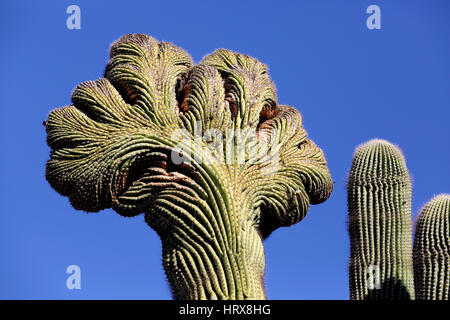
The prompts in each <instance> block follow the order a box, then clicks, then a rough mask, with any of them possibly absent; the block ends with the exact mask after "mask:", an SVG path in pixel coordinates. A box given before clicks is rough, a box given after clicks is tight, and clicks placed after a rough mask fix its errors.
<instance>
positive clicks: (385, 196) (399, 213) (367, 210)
mask: <svg viewBox="0 0 450 320" xmlns="http://www.w3.org/2000/svg"><path fill="white" fill-rule="evenodd" d="M347 191H348V214H349V233H350V245H351V253H350V265H349V282H350V299H352V300H363V299H414V274H413V265H412V256H411V249H412V248H411V247H412V239H411V236H412V232H411V228H412V225H411V181H410V177H409V174H408V170H407V168H406V163H405V159H404V157H403V154H402V152H401V151H400V150H399V149H398V148H397V147H396V146H394V145H392V144H391V143H389V142H387V141H385V140H378V139H377V140H371V141H369V142H367V143H365V144H363V145H361V146H359V147H358V148H357V149H356V150H355V154H354V156H353V163H352V167H351V170H350V174H349V179H348V185H347Z"/></svg>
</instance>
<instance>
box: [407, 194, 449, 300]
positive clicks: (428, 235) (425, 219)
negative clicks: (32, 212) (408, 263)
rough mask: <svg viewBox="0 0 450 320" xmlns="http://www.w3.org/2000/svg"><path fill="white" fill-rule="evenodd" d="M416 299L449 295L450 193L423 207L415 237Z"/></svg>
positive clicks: (435, 198) (435, 298)
mask: <svg viewBox="0 0 450 320" xmlns="http://www.w3.org/2000/svg"><path fill="white" fill-rule="evenodd" d="M413 256H414V277H415V278H414V281H415V288H416V298H417V299H423V300H449V298H450V294H449V292H450V289H449V288H450V194H440V195H437V196H435V197H434V198H433V199H431V200H430V201H429V202H428V203H427V204H426V205H425V206H424V207H423V209H422V210H421V212H420V214H419V218H418V220H417V224H416V233H415V237H414V251H413Z"/></svg>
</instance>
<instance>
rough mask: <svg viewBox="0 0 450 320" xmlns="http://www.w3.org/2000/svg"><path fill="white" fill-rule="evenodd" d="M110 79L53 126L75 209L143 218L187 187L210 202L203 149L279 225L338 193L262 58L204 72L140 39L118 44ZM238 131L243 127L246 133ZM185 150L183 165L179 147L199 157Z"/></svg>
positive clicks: (228, 58)
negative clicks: (168, 194) (164, 194)
mask: <svg viewBox="0 0 450 320" xmlns="http://www.w3.org/2000/svg"><path fill="white" fill-rule="evenodd" d="M104 77H105V78H102V79H99V80H97V81H87V82H84V83H82V84H80V85H79V86H78V87H77V88H76V89H75V91H74V92H73V95H72V101H73V105H72V106H68V107H64V108H60V109H56V110H53V111H52V112H51V113H50V115H49V118H48V121H47V122H46V127H47V132H48V140H47V141H48V144H49V146H50V147H51V148H52V149H53V151H52V153H51V159H50V161H48V164H47V179H48V181H49V182H50V184H51V185H52V187H54V188H55V189H56V190H57V191H58V192H59V193H61V194H62V195H64V196H68V197H69V199H70V201H71V203H72V205H73V206H74V208H76V209H81V210H85V211H99V210H101V209H105V208H109V207H113V208H114V209H115V210H116V211H117V212H119V213H120V214H123V215H127V216H132V215H136V214H139V213H142V212H145V211H146V210H147V209H148V208H147V207H148V205H150V203H154V202H155V200H156V199H157V198H158V193H160V192H161V191H162V190H165V189H167V188H174V189H175V190H176V189H177V185H179V186H180V187H181V186H186V187H188V188H189V187H190V188H191V189H192V191H196V192H198V194H199V195H201V196H202V198H205V199H207V198H208V195H207V194H205V193H204V190H203V191H201V190H202V189H203V187H202V184H205V186H206V185H208V182H207V181H202V179H201V178H200V176H201V174H199V173H200V172H199V171H202V166H199V164H198V163H194V162H195V161H194V160H195V159H194V156H199V151H201V152H202V154H201V156H202V158H204V159H202V160H203V162H206V161H207V160H211V161H209V167H211V168H209V170H213V169H212V167H214V169H215V170H216V171H219V172H220V173H219V175H220V176H223V177H225V176H228V179H230V181H228V182H229V183H231V184H232V185H234V187H235V188H234V189H236V191H237V192H241V193H248V194H250V195H252V196H253V197H254V198H255V199H254V202H255V203H256V202H258V201H259V202H258V203H260V204H261V205H262V204H263V203H264V205H265V206H264V208H265V207H266V206H269V205H270V207H271V208H272V209H273V210H274V211H273V214H274V218H276V220H277V223H279V224H291V223H295V222H298V221H299V220H300V219H301V218H302V217H303V216H304V215H305V213H306V211H307V209H308V205H309V202H310V201H311V202H312V203H318V202H321V201H323V200H325V199H326V198H327V197H328V195H329V194H330V191H331V183H330V179H329V175H328V170H327V167H326V162H325V159H324V157H323V154H322V152H321V150H320V149H319V148H318V147H316V145H315V144H314V143H313V142H312V141H311V140H309V139H308V138H307V135H306V132H305V130H304V129H303V127H302V118H301V115H300V113H299V112H298V111H296V110H295V109H294V108H292V107H288V106H280V105H278V104H277V98H276V93H275V87H274V85H273V83H272V81H271V79H270V77H269V75H268V73H267V68H266V66H265V65H264V64H262V63H260V62H259V61H258V60H256V59H254V58H251V57H249V56H246V55H242V54H238V53H234V52H231V51H228V50H223V49H220V50H217V51H216V52H214V53H213V54H211V55H209V56H207V57H205V58H204V59H203V61H202V62H201V63H200V64H199V65H197V66H193V62H192V59H191V57H190V56H189V55H188V54H187V53H186V52H185V51H183V50H182V49H180V48H178V47H176V46H174V45H172V44H170V43H165V42H161V43H158V42H157V41H156V40H155V39H153V38H152V37H150V36H147V35H143V34H135V35H126V36H124V37H122V38H120V39H119V40H118V41H116V42H115V43H114V44H113V45H112V47H111V53H110V60H109V62H108V65H107V67H106V71H105V75H104ZM180 129H181V130H180ZM208 129H213V130H209V131H208ZM229 129H233V130H229ZM234 129H242V130H240V133H239V134H240V135H241V136H239V134H236V130H234ZM252 129H253V130H252ZM184 130H185V131H186V132H188V133H190V134H191V136H192V137H194V136H195V135H200V138H201V141H200V142H201V144H203V148H201V149H199V150H196V149H195V143H194V141H195V139H194V138H193V139H191V140H189V141H185V140H187V139H186V135H183V133H184ZM199 130H202V131H201V132H200V131H199ZM177 133H181V134H180V135H177ZM211 133H212V134H211ZM213 134H214V135H216V136H213V137H211V136H212V135H213ZM220 134H221V135H222V136H221V137H220V138H221V141H220V142H221V143H220V144H217V141H215V142H216V144H215V145H213V147H212V148H211V144H212V143H213V142H211V141H208V138H217V135H220ZM244 135H246V136H245V137H244ZM237 138H239V139H240V140H238V139H237ZM180 139H181V140H180ZM227 139H234V140H235V143H228V144H227V143H226V142H227V141H228V140H227ZM253 139H254V141H252V140H253ZM210 140H211V139H210ZM216 140H217V139H216ZM236 141H238V142H239V143H236ZM245 143H246V144H247V145H246V146H245V147H244V148H241V149H239V147H242V144H245ZM186 144H190V146H189V147H190V149H191V151H192V153H191V154H187V153H186V152H185V153H184V154H183V153H182V152H181V153H182V154H181V156H182V157H184V158H183V159H181V161H178V162H181V164H180V165H179V166H177V167H175V166H174V165H173V162H174V161H171V158H173V157H176V156H177V155H176V153H175V151H174V150H178V149H181V150H186V149H187V150H189V148H184V149H183V147H186ZM258 144H263V147H261V146H259V148H258ZM218 146H220V149H219V148H218ZM227 148H228V149H234V150H228V149H227ZM252 148H253V149H254V150H252ZM239 151H241V153H240V154H238V152H239ZM227 152H228V153H227ZM178 155H179V156H180V154H178ZM227 155H228V158H227ZM239 156H242V158H241V161H239V160H240V159H239ZM208 157H210V159H205V158H208ZM273 157H278V159H277V160H278V161H277V163H276V168H272V169H271V170H270V172H269V171H266V172H264V171H263V173H261V171H262V170H261V169H264V168H266V167H269V166H271V167H273V161H272V160H273ZM189 160H192V161H189ZM175 162H176V161H175ZM211 162H213V163H214V165H212V164H211ZM197 166H198V167H197ZM230 168H233V169H234V171H235V172H233V173H230ZM197 176H199V177H198V178H197ZM231 180H233V181H231ZM238 185H239V186H240V188H239V187H238ZM230 196H232V195H230ZM310 198H311V199H310ZM172 205H174V206H175V204H172Z"/></svg>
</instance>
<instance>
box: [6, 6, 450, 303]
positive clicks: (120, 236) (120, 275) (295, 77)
mask: <svg viewBox="0 0 450 320" xmlns="http://www.w3.org/2000/svg"><path fill="white" fill-rule="evenodd" d="M71 4H76V5H78V6H80V8H81V29H80V30H68V29H67V28H66V19H67V17H68V15H67V14H66V8H67V7H68V6H69V5H71ZM371 4H377V5H379V6H380V8H381V29H380V30H369V29H368V28H367V27H366V19H367V17H368V14H366V8H367V7H368V6H369V5H371ZM449 14H450V2H448V1H436V0H431V1H413V0H410V1H400V0H397V1H376V0H371V1H356V0H355V1H323V0H321V1H281V0H277V1H226V2H223V1H220V2H219V1H217V2H216V1H192V2H186V1H183V2H178V1H142V2H138V1H132V0H127V1H23V0H19V1H2V2H1V4H0V33H1V39H2V46H1V50H0V70H1V76H0V90H1V94H0V120H1V126H0V143H1V150H2V151H1V152H2V157H1V158H0V177H1V179H0V298H2V299H11V298H13V299H170V298H171V296H170V291H169V288H168V285H167V281H166V280H165V278H164V272H163V268H162V265H161V245H160V241H159V238H158V236H157V235H156V233H155V232H154V231H153V230H151V229H150V228H149V227H148V226H147V225H146V224H145V223H144V218H143V216H138V217H136V218H131V219H127V218H123V217H121V216H119V215H117V214H116V213H114V212H113V211H112V210H105V211H103V212H100V213H96V214H86V213H83V212H77V211H76V210H74V209H73V208H72V207H71V206H70V204H69V201H68V199H66V198H63V197H61V196H60V195H58V194H57V193H56V192H55V191H54V190H53V189H51V188H50V186H49V184H48V183H47V182H46V180H45V163H46V161H47V160H48V158H49V151H50V150H49V148H48V147H47V145H46V142H45V138H46V134H45V129H44V127H43V126H42V122H43V121H44V120H45V119H46V118H47V115H48V112H49V111H50V110H51V109H53V108H56V107H60V106H64V105H68V104H70V96H71V92H72V90H73V89H74V88H75V86H76V85H77V84H79V83H80V82H83V81H86V80H95V79H97V78H100V77H101V76H102V74H103V71H104V67H105V65H106V62H107V59H108V50H109V45H110V44H111V42H112V41H114V40H116V39H117V38H119V37H120V36H122V35H123V34H126V33H147V34H150V35H152V36H153V37H155V38H157V39H158V40H165V41H170V42H173V43H175V44H176V45H178V46H180V47H182V48H184V49H185V50H187V51H188V52H189V53H190V54H191V55H192V57H193V59H194V60H195V61H196V62H198V61H200V60H201V58H202V57H203V56H205V55H206V54H208V53H211V52H212V51H214V50H215V49H217V48H222V47H223V48H228V49H233V50H235V51H239V52H242V53H246V54H249V55H251V56H254V57H256V58H258V59H259V60H261V61H262V62H264V63H266V64H267V65H268V66H269V68H270V74H271V76H272V79H273V80H274V82H275V84H276V86H277V90H278V98H279V102H280V103H283V104H289V105H293V106H295V107H296V108H297V109H298V110H299V111H300V112H301V113H302V114H303V119H304V125H305V127H306V129H307V130H308V132H309V135H310V137H311V138H312V139H313V140H314V141H315V142H316V143H317V144H318V145H319V146H320V147H321V148H322V149H323V150H324V152H325V155H326V157H327V161H328V163H329V168H330V171H331V174H332V177H333V180H334V181H335V189H334V192H333V194H332V195H331V197H330V199H329V200H328V201H327V202H325V203H323V204H321V205H318V206H312V207H311V209H310V212H309V214H308V215H307V217H306V218H305V219H304V220H303V221H302V222H300V223H299V224H297V225H295V226H292V227H289V228H281V229H279V230H277V231H275V232H274V233H273V234H272V235H271V236H270V237H269V239H268V240H266V241H265V250H266V275H265V283H266V287H267V294H268V297H269V298H270V299H348V297H349V289H348V272H347V265H348V259H349V250H350V248H349V238H348V234H347V204H346V190H345V182H346V176H347V173H348V171H349V168H350V164H351V159H352V153H353V150H354V148H355V147H356V146H357V145H358V144H360V143H362V142H364V141H367V140H369V139H372V138H383V139H387V140H389V141H391V142H393V143H395V144H398V145H399V146H400V147H401V149H402V150H403V152H404V154H405V157H406V161H407V165H408V168H409V170H410V172H411V174H412V177H413V198H412V208H413V216H414V217H416V216H417V211H418V210H419V209H420V207H421V206H422V205H424V204H425V202H427V201H428V200H429V199H430V198H431V197H433V196H434V195H436V194H438V193H442V192H446V193H449V192H450V179H449V178H450V165H449V164H450V148H449V138H450V128H449V119H450V59H449V58H450V41H449V39H450V19H449ZM72 264H75V265H78V266H80V268H81V286H82V288H81V290H68V289H67V288H66V278H67V276H68V275H67V274H66V273H65V271H66V268H67V266H69V265H72Z"/></svg>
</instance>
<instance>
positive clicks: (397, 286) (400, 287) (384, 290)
mask: <svg viewBox="0 0 450 320" xmlns="http://www.w3.org/2000/svg"><path fill="white" fill-rule="evenodd" d="M364 300H412V298H411V294H410V293H409V291H408V289H407V287H406V286H405V285H404V284H403V283H402V282H401V281H399V280H397V279H388V280H386V281H384V282H383V283H381V285H380V288H379V289H372V290H369V293H368V294H367V295H366V296H365V297H364Z"/></svg>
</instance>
